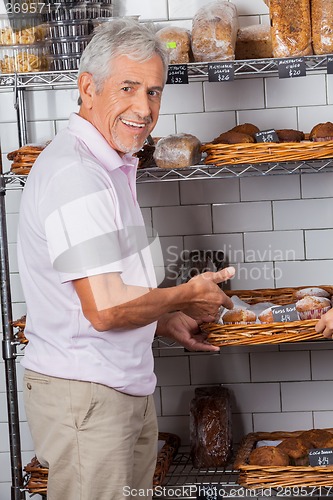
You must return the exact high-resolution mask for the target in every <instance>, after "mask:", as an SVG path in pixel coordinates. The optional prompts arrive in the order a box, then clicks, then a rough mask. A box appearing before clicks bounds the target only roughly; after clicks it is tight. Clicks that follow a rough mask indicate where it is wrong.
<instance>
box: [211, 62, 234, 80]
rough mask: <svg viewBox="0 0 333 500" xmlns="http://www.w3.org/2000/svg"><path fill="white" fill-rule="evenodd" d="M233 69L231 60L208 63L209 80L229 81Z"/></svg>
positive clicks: (232, 75) (232, 77) (232, 76)
mask: <svg viewBox="0 0 333 500" xmlns="http://www.w3.org/2000/svg"><path fill="white" fill-rule="evenodd" d="M234 74H235V69H234V64H233V63H232V62H217V63H209V64H208V81H209V82H231V81H232V80H233V79H234Z"/></svg>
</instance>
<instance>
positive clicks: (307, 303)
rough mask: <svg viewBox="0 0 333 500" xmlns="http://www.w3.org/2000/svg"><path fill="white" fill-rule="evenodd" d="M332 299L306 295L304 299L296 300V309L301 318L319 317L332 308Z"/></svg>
mask: <svg viewBox="0 0 333 500" xmlns="http://www.w3.org/2000/svg"><path fill="white" fill-rule="evenodd" d="M331 307H332V305H331V301H330V300H329V299H327V298H326V297H313V296H311V295H306V296H305V297H303V299H300V300H298V301H297V302H296V311H297V312H298V314H299V317H300V319H302V320H304V319H319V318H321V316H322V315H323V314H325V313H326V312H327V311H328V310H329V309H331Z"/></svg>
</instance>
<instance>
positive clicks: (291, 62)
mask: <svg viewBox="0 0 333 500" xmlns="http://www.w3.org/2000/svg"><path fill="white" fill-rule="evenodd" d="M278 72H279V78H296V77H298V76H306V67H305V59H304V58H303V57H295V58H288V59H281V60H280V61H279V62H278Z"/></svg>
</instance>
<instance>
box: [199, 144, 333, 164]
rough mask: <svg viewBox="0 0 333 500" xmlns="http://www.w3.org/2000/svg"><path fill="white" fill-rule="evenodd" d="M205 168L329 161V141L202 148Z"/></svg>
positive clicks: (332, 155) (331, 149)
mask: <svg viewBox="0 0 333 500" xmlns="http://www.w3.org/2000/svg"><path fill="white" fill-rule="evenodd" d="M202 152H203V153H207V157H206V158H205V160H204V161H205V163H206V164H208V165H209V164H213V165H217V166H221V165H226V164H238V163H271V162H281V161H298V162H299V161H304V160H319V159H320V160H321V159H325V158H333V141H325V142H311V141H306V142H283V143H275V142H258V143H239V144H213V143H207V144H204V145H203V146H202Z"/></svg>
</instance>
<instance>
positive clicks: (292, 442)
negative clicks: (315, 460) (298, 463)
mask: <svg viewBox="0 0 333 500" xmlns="http://www.w3.org/2000/svg"><path fill="white" fill-rule="evenodd" d="M277 448H278V449H279V450H282V451H284V452H285V453H286V454H287V455H288V457H290V458H294V459H295V458H301V457H304V456H305V455H307V453H308V451H309V450H308V448H307V447H306V446H305V444H304V442H303V441H302V439H301V438H296V437H289V438H286V439H284V440H283V441H282V442H281V443H280V444H278V446H277Z"/></svg>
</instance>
